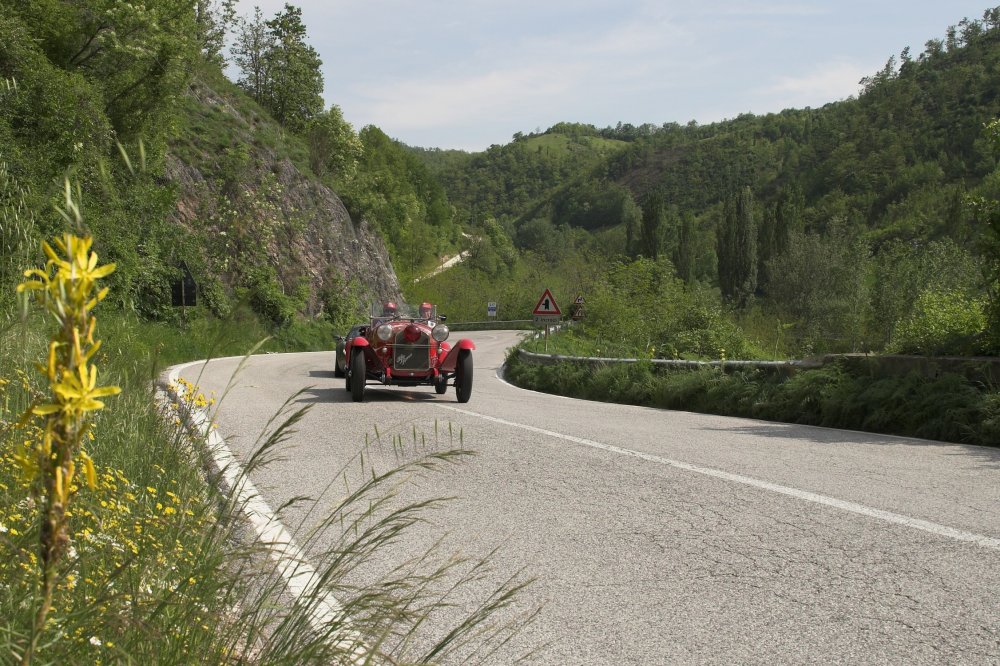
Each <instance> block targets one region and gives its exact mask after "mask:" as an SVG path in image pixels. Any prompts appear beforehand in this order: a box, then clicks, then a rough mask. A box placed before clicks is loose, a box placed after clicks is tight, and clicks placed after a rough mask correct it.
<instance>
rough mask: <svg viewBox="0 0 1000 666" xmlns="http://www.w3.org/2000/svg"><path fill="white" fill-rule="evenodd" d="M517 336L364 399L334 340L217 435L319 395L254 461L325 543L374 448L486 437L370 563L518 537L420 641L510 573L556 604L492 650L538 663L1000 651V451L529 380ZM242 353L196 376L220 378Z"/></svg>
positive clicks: (291, 368)
mask: <svg viewBox="0 0 1000 666" xmlns="http://www.w3.org/2000/svg"><path fill="white" fill-rule="evenodd" d="M458 335H459V334H456V335H454V337H458ZM461 335H464V334H461ZM517 335H518V334H517V333H513V332H483V333H472V334H468V336H469V337H471V338H472V339H473V340H474V341H475V343H476V345H477V347H478V349H477V351H476V352H475V357H474V358H475V366H476V367H475V382H474V388H473V394H472V399H471V400H470V402H469V403H467V404H464V405H460V404H457V403H456V402H455V398H454V391H453V390H449V392H448V394H447V395H444V396H438V395H435V394H434V392H433V391H432V390H431V389H430V388H426V389H424V388H422V389H400V388H376V387H371V386H370V387H369V389H368V392H367V399H366V401H365V402H364V403H360V404H357V403H353V402H351V401H350V395H349V394H348V393H347V392H346V391H345V390H344V382H343V380H342V379H337V378H334V376H333V352H332V351H331V352H328V353H313V354H287V355H266V356H258V357H254V358H252V359H251V360H250V361H249V363H248V364H247V366H246V367H245V368H244V370H243V371H242V372H241V373H240V374H239V375H238V377H237V378H236V380H235V382H234V384H233V386H232V387H231V389H230V390H229V392H228V394H226V396H225V398H224V399H223V400H222V401H221V403H220V407H219V411H218V414H217V415H216V421H217V422H218V423H219V431H220V432H221V434H222V435H223V436H224V437H225V439H226V441H227V443H228V444H229V446H230V448H231V449H232V450H233V452H234V453H235V454H236V455H237V457H239V458H242V459H246V457H247V456H248V455H249V452H250V451H251V450H252V448H253V446H254V442H255V441H256V440H257V438H258V436H259V435H260V433H261V432H263V431H264V430H265V429H266V426H267V422H268V420H269V419H270V418H271V417H272V416H273V415H274V414H275V413H276V412H277V411H278V410H279V408H280V407H281V405H282V403H283V402H285V401H286V400H287V399H288V398H289V397H290V396H295V397H293V399H292V403H291V406H293V407H300V406H303V405H311V409H310V411H309V412H308V413H307V414H306V415H305V417H304V418H303V420H302V421H301V422H300V423H299V424H298V426H297V432H296V434H295V435H294V437H293V438H292V439H291V440H290V441H289V442H286V445H285V447H284V448H283V450H282V456H281V457H280V458H279V459H277V460H274V461H272V462H271V463H270V464H269V465H267V466H266V467H265V468H264V469H262V470H261V471H259V472H258V473H256V474H255V475H254V477H253V478H254V482H255V483H256V484H257V486H258V488H260V490H261V492H262V493H263V495H264V497H265V499H266V500H267V502H268V503H269V504H270V506H271V507H275V508H276V507H280V506H282V505H284V504H285V503H286V502H288V501H289V500H291V499H293V498H295V497H300V496H303V495H307V496H310V497H313V498H317V499H318V502H317V504H316V506H315V507H314V508H312V509H311V510H310V509H307V508H306V505H296V506H293V507H291V508H289V509H286V510H285V511H284V513H283V515H284V517H285V523H286V525H287V526H288V527H289V529H290V530H291V531H293V532H294V533H295V534H296V535H297V536H296V538H297V539H299V540H300V541H301V542H302V543H303V547H304V549H305V550H306V551H308V552H309V553H310V554H312V555H314V556H316V557H319V556H320V555H321V553H323V552H324V549H326V548H328V547H329V544H330V543H332V539H333V537H332V536H331V535H330V534H329V533H323V534H318V535H315V536H313V537H310V536H309V534H310V531H311V530H312V529H313V528H314V527H315V526H316V525H318V524H319V522H320V521H321V519H322V518H323V516H324V515H326V514H327V513H328V512H329V510H330V509H329V507H330V506H332V505H333V503H335V502H337V501H339V499H340V498H341V497H342V496H343V495H344V494H345V492H346V490H345V487H344V483H343V479H340V478H339V476H338V475H339V474H340V473H341V472H342V471H343V470H344V469H345V466H346V475H347V476H348V477H349V478H350V480H349V481H348V485H350V484H352V483H353V484H356V483H358V479H359V477H358V474H357V470H359V469H360V461H359V459H358V456H357V454H358V451H359V450H361V449H362V448H363V447H365V446H366V441H367V442H368V448H367V450H366V456H367V460H366V463H367V464H375V465H378V466H385V465H389V464H392V463H393V462H396V461H407V460H413V459H414V458H415V457H417V456H419V455H422V454H424V453H426V452H427V451H429V450H444V449H448V448H451V447H458V446H464V447H465V448H468V449H473V450H475V451H476V455H475V456H473V457H471V458H470V459H469V460H467V461H466V462H464V463H462V464H460V465H456V466H448V467H446V468H445V469H444V470H443V471H441V472H440V473H434V474H427V475H424V476H422V477H420V478H419V479H417V480H416V481H415V482H414V483H413V484H411V485H409V486H407V487H406V488H405V489H404V490H402V491H401V492H402V494H401V497H400V498H399V499H398V500H395V501H396V502H397V504H398V502H402V501H404V500H410V499H420V498H427V497H443V496H448V497H454V498H455V499H453V500H452V501H451V502H450V503H448V504H446V505H445V506H444V507H443V508H439V509H436V510H434V511H432V512H430V513H429V514H428V516H427V517H428V522H426V523H421V524H417V525H415V526H413V527H412V528H411V529H410V530H408V531H407V532H405V533H404V534H403V535H402V536H401V538H400V539H399V540H398V541H397V542H396V543H395V544H393V545H390V546H387V547H385V548H383V549H381V550H380V551H379V553H378V558H379V561H377V562H372V563H369V564H367V565H365V566H363V567H361V568H360V569H359V570H358V571H357V572H355V573H354V574H352V576H353V579H354V580H356V581H359V582H362V583H363V582H364V581H366V580H371V579H373V578H374V577H375V576H377V575H379V573H380V572H383V571H385V570H386V569H387V568H390V567H391V566H394V565H397V564H399V563H401V562H404V561H406V560H407V559H409V558H412V557H415V556H417V555H419V554H420V553H423V552H424V551H425V550H426V549H427V548H429V547H430V546H431V545H433V544H434V543H439V546H440V548H441V549H442V551H443V552H453V551H454V552H461V553H463V554H465V555H469V556H474V557H476V556H482V555H485V554H488V553H489V552H491V551H492V550H493V549H494V548H497V547H499V548H500V550H499V551H498V552H497V553H496V554H495V555H493V557H492V563H493V568H492V570H491V572H490V574H489V575H488V576H485V577H484V579H483V580H480V581H478V582H475V583H473V584H472V585H470V586H467V588H466V589H464V591H463V590H460V591H458V592H456V593H454V595H452V596H451V597H449V600H451V601H454V603H455V606H454V607H452V608H451V609H449V610H447V611H445V612H443V613H440V614H438V615H435V616H434V617H433V618H432V620H431V621H429V622H428V623H427V626H426V627H424V628H423V629H422V630H421V631H422V632H424V633H423V634H421V638H420V639H419V641H423V640H431V637H432V636H434V635H440V632H442V631H443V630H444V629H443V627H445V626H447V623H448V622H449V621H452V620H454V618H457V617H460V616H462V615H463V614H468V613H469V612H471V611H472V610H473V609H474V608H475V604H476V602H477V599H481V598H482V597H483V595H484V594H485V593H486V591H487V589H488V588H489V586H491V585H494V584H496V583H497V582H498V581H500V582H502V581H503V580H505V579H506V578H507V577H509V576H511V575H515V574H517V573H518V572H521V575H522V576H530V577H533V578H534V579H535V581H534V583H533V584H532V585H531V586H529V587H528V588H527V589H526V590H525V591H524V592H523V593H522V594H521V595H520V596H519V598H518V603H517V605H516V606H515V608H514V611H516V612H527V611H530V610H531V609H533V608H535V607H540V609H541V610H540V612H539V613H538V615H537V616H536V617H535V619H534V621H533V622H531V623H530V624H528V625H527V626H525V627H524V628H523V629H522V631H521V632H520V633H518V634H517V635H516V636H515V637H514V639H512V640H511V641H510V642H509V643H508V644H507V645H505V646H503V647H502V648H501V649H500V650H499V651H498V652H496V653H493V655H492V656H491V657H489V658H488V659H487V661H488V662H490V663H501V664H503V663H509V662H511V661H512V660H513V659H514V658H515V657H517V656H519V655H522V654H524V653H525V652H526V651H531V652H530V654H529V656H528V659H527V662H528V663H537V664H673V663H734V662H735V663H830V662H837V663H894V664H931V663H947V664H956V663H968V664H987V663H1000V599H998V595H1000V449H989V448H983V447H970V446H961V445H956V444H943V443H935V442H928V441H923V440H914V439H905V438H898V437H886V436H880V435H872V434H866V433H857V432H848V431H841V430H830V429H821V428H811V427H803V426H796V425H786V424H779V423H769V422H762V421H753V420H747V419H735V418H722V417H716V416H707V415H701V414H692V413H687V412H678V411H663V410H655V409H648V408H641V407H633V406H625V405H613V404H604V403H593V402H585V401H578V400H571V399H566V398H562V397H557V396H549V395H544V394H538V393H533V392H529V391H524V390H521V389H518V388H515V387H513V386H510V385H508V384H506V383H504V382H503V381H502V380H501V379H499V378H498V377H497V376H496V373H497V369H498V367H499V366H500V365H501V364H502V362H503V358H504V350H505V349H506V348H507V347H508V346H510V345H511V344H512V343H513V342H514V341H515V340H516V339H517ZM453 342H454V341H453ZM236 364H237V361H234V360H219V361H214V362H212V363H211V364H209V366H208V367H207V368H205V369H204V371H202V370H203V366H195V367H191V368H188V369H186V370H185V371H184V372H183V375H182V376H184V377H186V378H187V379H189V380H191V381H196V382H197V383H198V384H199V385H200V386H201V387H202V389H203V390H204V391H205V392H206V393H208V392H209V391H212V390H214V391H216V393H217V394H219V395H221V394H222V393H223V390H224V387H225V386H226V385H227V383H229V382H230V380H231V378H232V376H233V372H234V369H235V367H236ZM303 389H304V390H303ZM297 391H303V392H302V393H300V394H298V395H295V394H296V392H297ZM449 431H450V433H451V435H450V436H449ZM414 440H416V442H417V445H416V446H414V444H413V442H414ZM378 442H380V443H378ZM355 487H356V486H355ZM419 641H418V643H419ZM532 650H533V651H532ZM452 660H453V661H454V662H455V663H460V662H464V661H465V660H466V658H465V657H462V656H453V657H452Z"/></svg>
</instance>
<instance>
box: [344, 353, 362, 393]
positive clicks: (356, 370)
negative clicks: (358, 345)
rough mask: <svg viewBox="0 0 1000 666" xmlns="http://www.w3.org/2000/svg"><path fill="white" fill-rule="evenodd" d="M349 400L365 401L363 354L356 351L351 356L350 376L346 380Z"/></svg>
mask: <svg viewBox="0 0 1000 666" xmlns="http://www.w3.org/2000/svg"><path fill="white" fill-rule="evenodd" d="M348 385H349V386H350V389H351V399H352V400H354V402H362V401H364V399H365V353H364V352H363V351H360V350H359V351H356V352H354V354H352V355H351V375H350V378H349V380H348Z"/></svg>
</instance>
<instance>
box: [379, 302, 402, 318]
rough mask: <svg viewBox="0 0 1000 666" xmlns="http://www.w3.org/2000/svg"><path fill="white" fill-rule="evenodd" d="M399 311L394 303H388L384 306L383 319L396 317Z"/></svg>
mask: <svg viewBox="0 0 1000 666" xmlns="http://www.w3.org/2000/svg"><path fill="white" fill-rule="evenodd" d="M397 310H398V308H397V307H396V304H395V303H393V302H392V301H386V302H385V303H384V304H383V305H382V316H383V317H395V316H396V311H397Z"/></svg>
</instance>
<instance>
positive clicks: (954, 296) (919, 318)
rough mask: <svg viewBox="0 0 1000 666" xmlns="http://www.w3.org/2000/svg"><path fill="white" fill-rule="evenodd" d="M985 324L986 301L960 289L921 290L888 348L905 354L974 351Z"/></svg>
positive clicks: (965, 352) (944, 353)
mask: <svg viewBox="0 0 1000 666" xmlns="http://www.w3.org/2000/svg"><path fill="white" fill-rule="evenodd" d="M985 328H986V315H985V306H984V303H983V301H982V300H981V299H980V300H974V299H970V298H969V297H967V296H966V295H964V294H962V293H960V292H954V291H951V292H949V291H937V290H926V291H923V292H921V294H920V295H919V296H918V297H917V301H916V303H915V304H914V308H913V311H912V312H911V313H910V315H909V316H908V317H907V318H906V319H903V320H902V321H901V322H900V323H899V324H898V325H897V326H896V329H895V331H894V335H893V338H892V340H891V341H890V343H889V351H893V352H898V353H903V354H926V355H949V354H970V353H975V352H976V350H977V347H978V346H979V344H980V340H979V338H980V337H981V336H982V334H983V332H984V329H985Z"/></svg>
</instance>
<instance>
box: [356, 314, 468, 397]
mask: <svg viewBox="0 0 1000 666" xmlns="http://www.w3.org/2000/svg"><path fill="white" fill-rule="evenodd" d="M358 333H359V335H358V336H357V337H355V338H348V339H347V340H346V343H345V348H344V356H345V358H346V361H347V382H346V388H347V390H348V391H350V392H351V397H352V398H353V399H354V402H361V401H363V400H364V399H365V386H366V385H368V384H369V383H372V384H375V383H378V384H381V385H383V386H433V387H434V391H435V392H436V393H438V395H442V394H444V393H445V392H446V391H447V390H448V386H454V387H455V396H456V398H457V399H458V401H459V402H468V401H469V397H470V396H471V395H472V350H474V349H475V348H476V345H474V344H473V343H472V340H468V339H466V338H462V339H461V340H459V341H458V342H457V343H455V346H454V347H452V346H451V345H450V344H448V343H447V342H445V341H446V340H447V339H448V333H449V331H448V327H447V326H446V325H445V324H444V317H438V314H437V308H436V307H435V306H433V305H431V304H430V303H421V304H420V306H419V307H416V308H414V307H411V306H407V305H405V304H404V305H402V306H397V305H396V304H395V303H382V304H376V305H373V306H372V310H371V323H370V324H369V325H368V326H367V327H363V328H362V329H361V330H359V332H358Z"/></svg>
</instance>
